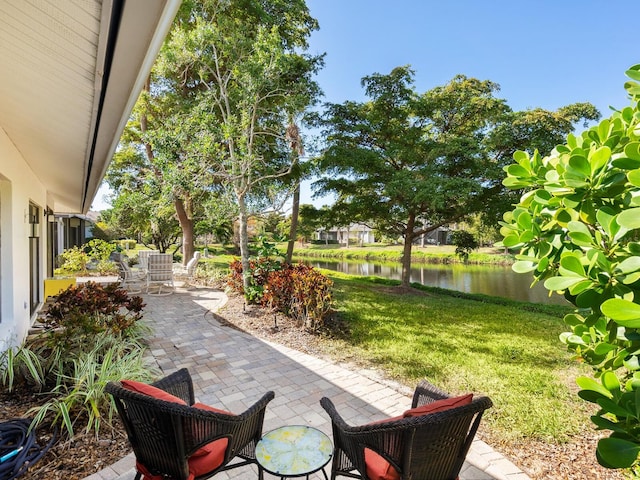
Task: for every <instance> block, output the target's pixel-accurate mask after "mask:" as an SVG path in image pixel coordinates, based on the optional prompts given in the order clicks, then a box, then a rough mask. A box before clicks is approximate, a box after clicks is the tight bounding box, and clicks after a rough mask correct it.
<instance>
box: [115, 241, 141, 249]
mask: <svg viewBox="0 0 640 480" xmlns="http://www.w3.org/2000/svg"><path fill="white" fill-rule="evenodd" d="M118 244H119V245H120V248H122V249H123V250H134V249H135V248H136V245H137V244H138V242H136V241H135V240H133V239H131V238H125V239H123V240H120V241H119V242H118Z"/></svg>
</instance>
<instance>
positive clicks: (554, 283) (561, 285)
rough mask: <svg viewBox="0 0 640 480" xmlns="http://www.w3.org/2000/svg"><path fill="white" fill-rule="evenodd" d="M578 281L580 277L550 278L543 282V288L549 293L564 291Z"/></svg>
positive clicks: (580, 279)
mask: <svg viewBox="0 0 640 480" xmlns="http://www.w3.org/2000/svg"><path fill="white" fill-rule="evenodd" d="M580 281H582V278H581V277H551V278H548V279H547V280H545V282H544V288H546V289H547V290H551V291H560V290H566V289H567V288H569V287H571V286H573V285H575V284H576V283H578V282H580Z"/></svg>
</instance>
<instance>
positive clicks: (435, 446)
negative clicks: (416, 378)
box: [320, 381, 492, 480]
mask: <svg viewBox="0 0 640 480" xmlns="http://www.w3.org/2000/svg"><path fill="white" fill-rule="evenodd" d="M320 404H321V405H322V407H323V408H324V409H325V410H326V412H327V413H328V414H329V417H331V424H332V427H333V441H334V454H333V464H332V467H331V479H332V480H334V479H335V478H336V476H338V475H340V476H346V477H351V478H361V479H363V480H405V479H413V480H418V479H429V480H455V479H456V478H457V477H458V473H459V472H460V469H461V468H462V465H463V463H464V459H465V457H466V455H467V452H468V451H469V447H470V446H471V442H472V441H473V438H474V436H475V434H476V431H477V430H478V426H479V424H480V419H481V418H482V414H483V412H484V411H485V410H486V409H488V408H490V407H491V405H492V403H491V400H490V399H489V398H487V397H478V398H475V399H473V398H472V395H471V394H468V395H463V396H460V397H450V396H449V395H447V394H446V393H445V392H443V391H442V390H439V389H438V388H436V387H434V386H433V385H431V384H430V383H428V382H426V381H421V382H420V383H419V384H418V386H417V387H416V390H415V392H414V394H413V402H412V404H411V409H409V410H407V411H405V412H404V414H403V415H400V416H398V417H393V418H388V419H385V420H380V421H376V422H373V423H369V424H367V425H362V426H350V425H348V424H347V423H346V422H345V421H344V420H343V418H342V417H341V416H340V414H339V413H338V412H337V411H336V408H335V406H334V404H333V403H332V402H331V400H329V399H328V398H326V397H324V398H322V399H321V400H320Z"/></svg>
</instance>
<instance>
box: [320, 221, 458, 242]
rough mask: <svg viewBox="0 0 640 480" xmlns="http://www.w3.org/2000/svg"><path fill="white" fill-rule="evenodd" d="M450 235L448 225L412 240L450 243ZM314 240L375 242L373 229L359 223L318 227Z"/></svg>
mask: <svg viewBox="0 0 640 480" xmlns="http://www.w3.org/2000/svg"><path fill="white" fill-rule="evenodd" d="M450 235H451V230H450V229H449V228H448V227H438V228H437V229H435V230H433V231H431V232H429V233H425V234H424V235H420V236H419V237H418V238H416V239H415V240H414V241H413V244H414V245H420V246H421V247H426V246H428V245H448V244H450V243H451V242H450V238H449V237H450ZM315 240H317V241H326V242H328V243H338V244H340V245H345V246H348V245H363V244H365V243H376V238H375V235H374V234H373V229H372V228H370V227H368V226H367V225H364V224H361V223H354V224H351V225H350V226H348V227H331V228H329V229H318V230H316V232H315Z"/></svg>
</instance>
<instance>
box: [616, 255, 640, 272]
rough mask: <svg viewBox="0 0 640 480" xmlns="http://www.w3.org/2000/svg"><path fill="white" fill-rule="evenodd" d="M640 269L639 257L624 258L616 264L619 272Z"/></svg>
mask: <svg viewBox="0 0 640 480" xmlns="http://www.w3.org/2000/svg"><path fill="white" fill-rule="evenodd" d="M638 269H640V257H629V258H625V259H624V260H623V261H622V262H620V263H619V264H618V265H617V266H616V270H618V271H619V272H620V273H631V272H635V271H636V270H638Z"/></svg>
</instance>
